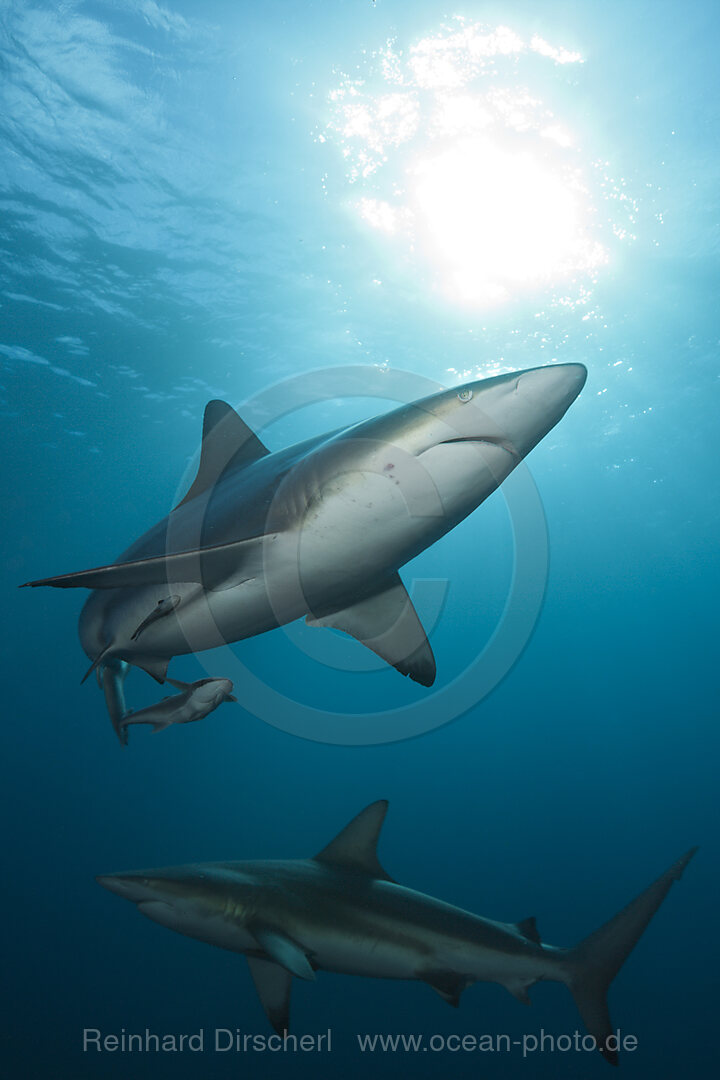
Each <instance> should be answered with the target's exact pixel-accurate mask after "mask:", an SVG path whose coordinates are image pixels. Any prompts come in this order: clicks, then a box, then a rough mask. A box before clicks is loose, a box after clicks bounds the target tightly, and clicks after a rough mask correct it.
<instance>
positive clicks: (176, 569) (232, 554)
mask: <svg viewBox="0 0 720 1080" xmlns="http://www.w3.org/2000/svg"><path fill="white" fill-rule="evenodd" d="M276 535H277V534H270V535H264V536H252V537H249V538H248V539H247V540H235V541H234V542H233V543H231V544H215V545H213V546H212V547H204V548H197V549H196V550H194V551H181V552H178V553H177V554H167V555H153V556H152V557H151V558H149V559H136V560H134V561H133V562H126V563H114V564H111V565H109V566H97V567H95V568H94V569H92V570H80V571H78V572H77V573H75V574H61V575H60V576H59V577H52V578H42V579H41V580H38V581H28V582H26V583H25V586H21V587H22V588H25V587H29V588H33V589H34V588H36V587H37V586H38V585H50V586H52V587H53V588H54V589H124V588H133V589H134V588H137V587H139V586H141V585H164V586H167V585H180V584H193V583H196V584H200V585H203V586H204V587H205V588H208V589H214V588H219V587H222V586H223V583H225V582H227V581H228V580H229V581H230V583H231V584H232V585H234V584H238V583H239V582H240V580H241V578H240V570H239V567H240V565H241V563H242V562H243V561H244V560H245V559H246V558H247V557H248V556H249V555H252V554H253V553H254V552H255V551H257V550H258V549H259V547H260V545H261V544H262V543H263V542H264V541H265V540H274V539H275V537H276ZM242 580H248V579H247V575H244V576H243V577H242Z"/></svg>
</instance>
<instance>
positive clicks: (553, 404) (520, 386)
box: [517, 364, 587, 413]
mask: <svg viewBox="0 0 720 1080" xmlns="http://www.w3.org/2000/svg"><path fill="white" fill-rule="evenodd" d="M586 379H587V368H586V367H585V365H584V364H552V365H550V366H548V367H542V368H531V370H530V371H524V372H522V374H521V375H520V376H519V378H518V382H517V390H518V392H519V393H521V394H523V395H525V394H527V395H529V396H531V397H533V398H535V399H536V400H537V401H538V402H539V403H540V402H542V404H543V405H544V406H545V407H546V408H548V409H553V408H556V409H559V410H561V411H562V413H564V412H565V410H566V409H569V408H570V406H571V405H572V403H573V401H574V400H575V398H576V397H577V396H578V394H579V393H580V391H581V390H582V388H583V386H584V385H585V381H586Z"/></svg>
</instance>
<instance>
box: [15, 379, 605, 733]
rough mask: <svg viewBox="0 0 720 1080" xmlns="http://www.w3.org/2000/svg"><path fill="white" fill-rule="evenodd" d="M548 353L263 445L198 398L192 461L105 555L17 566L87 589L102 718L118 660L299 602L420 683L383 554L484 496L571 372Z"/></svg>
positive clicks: (141, 658)
mask: <svg viewBox="0 0 720 1080" xmlns="http://www.w3.org/2000/svg"><path fill="white" fill-rule="evenodd" d="M586 375H587V372H586V369H585V368H584V367H583V365H582V364H556V365H552V366H549V367H542V368H532V369H530V370H527V371H520V372H513V373H512V374H509V375H500V376H496V377H494V378H490V379H484V380H480V381H477V382H470V383H466V384H465V385H463V386H460V387H457V388H456V389H453V390H447V391H443V392H441V393H438V394H433V395H431V396H430V397H426V398H423V399H421V400H419V401H416V402H413V403H412V404H410V405H405V406H402V407H400V408H398V409H395V410H393V411H391V412H389V413H386V414H384V415H381V416H378V417H375V418H373V419H371V420H367V421H364V422H362V423H359V424H355V425H353V426H351V427H348V428H344V429H342V430H340V431H334V432H330V433H328V434H325V435H321V436H319V437H317V438H314V439H310V440H308V441H306V442H303V443H300V444H298V445H295V446H291V447H289V448H288V449H285V450H280V451H277V452H276V453H270V451H269V450H267V448H266V447H265V446H263V444H262V443H261V442H260V440H259V439H258V438H257V436H256V435H255V434H254V433H253V432H252V431H251V430H250V429H249V428H248V427H247V425H246V424H245V423H244V422H243V421H242V420H241V419H240V417H239V416H238V415H237V413H235V412H234V410H233V409H231V407H230V406H229V405H227V404H225V403H224V402H222V401H211V402H210V403H209V404H208V405H207V407H206V409H205V417H204V423H203V443H202V452H201V457H200V464H199V468H198V473H197V476H196V477H195V480H194V482H193V484H192V486H191V487H190V490H189V491H188V493H187V495H186V496H185V497H184V498H183V499H182V501H181V502H180V503H179V504H178V506H177V507H175V509H174V510H173V511H171V513H170V514H169V515H168V516H167V517H165V518H163V520H162V521H160V522H159V523H158V524H157V525H155V526H154V527H153V528H152V529H150V530H149V532H147V533H145V535H144V536H142V537H141V538H140V539H139V540H137V541H136V542H135V543H134V544H133V545H132V546H131V547H129V548H128V549H127V550H126V551H125V552H124V553H123V554H122V555H121V556H120V559H119V560H118V561H117V562H116V563H114V564H112V565H107V566H101V567H98V568H96V569H92V570H84V571H81V572H79V573H73V574H64V575H62V576H60V577H53V578H45V579H43V580H39V581H32V582H29V583H28V584H29V585H32V586H37V585H52V586H55V587H56V588H80V587H84V588H88V589H92V590H94V591H93V592H92V594H91V595H90V597H89V599H88V601H87V603H86V604H85V606H84V608H83V610H82V613H81V616H80V627H79V629H80V639H81V642H82V645H83V648H84V649H85V651H86V653H87V655H88V656H89V657H90V659H91V660H92V667H91V669H90V670H92V669H93V668H97V671H98V679H99V682H100V683H101V685H102V686H103V687H104V689H105V696H106V701H107V705H108V709H109V711H110V715H111V718H112V719H113V723H114V725H115V727H116V730H118V725H119V721H120V719H121V718H122V709H123V708H124V701H123V689H122V683H123V680H124V678H125V675H126V673H127V670H128V667H127V665H135V666H137V667H140V668H142V669H144V670H145V671H147V672H148V673H149V674H151V675H153V676H154V677H155V678H156V679H158V680H159V681H163V680H164V678H165V676H166V672H167V667H168V663H169V661H170V659H171V658H172V657H173V656H176V655H179V654H183V653H189V652H195V651H198V650H202V649H209V648H213V647H215V646H217V645H220V644H225V643H228V642H233V641H240V640H242V639H243V638H248V637H252V636H254V635H256V634H261V633H263V632H265V631H267V630H270V629H273V628H274V627H277V626H280V625H283V624H284V623H288V622H290V621H292V620H294V619H297V618H300V617H302V616H306V618H307V621H308V623H309V624H310V625H312V626H318V627H335V628H337V629H340V630H343V631H345V632H346V633H348V634H350V635H352V636H353V637H355V638H356V639H357V640H358V641H360V642H362V643H363V644H364V645H366V646H367V647H368V648H369V649H372V650H373V651H374V652H375V653H377V654H378V655H379V656H381V657H382V658H383V659H384V660H385V661H387V663H388V664H392V665H393V666H394V667H395V668H397V670H398V671H400V672H402V674H404V675H409V676H410V678H412V679H414V680H415V681H417V682H419V683H421V684H423V685H424V686H430V685H431V684H432V683H433V681H434V679H435V659H434V657H433V653H432V650H431V648H430V645H429V643H428V640H427V637H426V635H425V631H424V629H423V627H422V625H421V623H420V620H419V618H418V616H417V614H416V612H415V609H414V607H413V605H412V602H411V600H410V597H409V596H408V594H407V592H406V590H405V587H404V586H403V584H402V581H401V580H400V577H399V574H398V571H399V569H400V568H401V567H402V566H404V565H405V563H407V562H408V561H409V560H410V559H412V558H414V557H415V556H416V555H418V554H419V553H420V552H421V551H423V550H424V549H425V548H427V547H429V546H430V545H431V544H433V543H434V542H435V541H436V540H438V539H439V538H440V537H441V536H443V535H444V534H445V533H447V532H449V530H450V529H452V528H454V526H455V525H457V524H458V522H460V521H462V520H463V519H464V518H465V517H467V516H468V514H470V513H471V512H472V511H473V510H474V509H475V508H476V507H477V506H479V505H480V503H482V502H483V500H484V499H486V498H487V497H488V495H490V494H491V493H492V492H493V491H494V490H495V489H496V488H497V487H498V486H499V485H500V484H501V483H502V481H503V480H504V479H505V478H506V477H507V476H508V474H509V473H510V472H511V471H512V470H513V469H514V468H515V466H516V465H517V464H518V463H519V462H520V461H521V460H522V459H523V458H524V457H525V456H526V454H528V453H529V452H530V451H531V450H532V448H533V447H534V446H536V445H537V443H538V442H540V440H541V439H542V438H543V437H544V436H545V435H546V434H547V433H548V432H549V431H550V430H551V429H552V428H553V427H554V426H555V424H557V422H558V421H559V420H560V419H561V417H562V416H563V415H564V414H565V412H566V410H567V409H568V408H569V407H570V405H571V404H572V402H573V401H574V400H575V398H576V397H577V395H578V394H579V392H580V390H581V389H582V387H583V385H584V383H585V379H586Z"/></svg>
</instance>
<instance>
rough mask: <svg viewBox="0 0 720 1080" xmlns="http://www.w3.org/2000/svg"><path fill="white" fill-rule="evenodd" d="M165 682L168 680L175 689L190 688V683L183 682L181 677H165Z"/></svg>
mask: <svg viewBox="0 0 720 1080" xmlns="http://www.w3.org/2000/svg"><path fill="white" fill-rule="evenodd" d="M165 682H169V683H170V685H171V686H174V687H175V689H176V690H192V685H193V684H192V683H189V682H183V681H182V679H168V678H166V679H165Z"/></svg>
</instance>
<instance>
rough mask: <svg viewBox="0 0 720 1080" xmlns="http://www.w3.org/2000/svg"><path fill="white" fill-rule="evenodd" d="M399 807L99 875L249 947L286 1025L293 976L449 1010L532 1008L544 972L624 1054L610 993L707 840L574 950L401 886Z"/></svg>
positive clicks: (150, 905) (269, 1008)
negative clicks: (489, 1005)
mask: <svg viewBox="0 0 720 1080" xmlns="http://www.w3.org/2000/svg"><path fill="white" fill-rule="evenodd" d="M387 808H388V802H387V800H379V801H377V802H374V803H372V804H371V805H370V806H367V807H366V808H365V809H364V810H362V811H361V812H360V813H359V814H358V815H357V816H356V817H354V818H353V819H352V821H350V823H349V824H348V825H346V826H345V828H344V829H342V831H341V832H340V833H338V835H337V836H336V837H335V838H334V839H333V840H331V841H330V843H329V844H327V845H326V846H325V847H323V848H322V849H321V850H320V851H319V852H318V853H317V854H316V855H315V856H313V857H312V858H310V859H298V860H287V861H280V860H273V861H248V862H217V863H201V864H193V865H187V866H177V867H170V868H163V869H158V870H140V871H133V872H130V873H113V874H105V875H102V876H99V877H98V878H97V879H96V880H97V881H98V883H99V884H100V885H102V886H103V887H104V888H105V889H108V890H109V891H110V892H112V893H115V894H117V895H118V896H121V897H123V898H125V899H126V900H130V901H131V902H133V903H134V904H136V905H137V909H138V911H140V912H141V913H142V914H143V915H145V916H147V917H148V918H149V919H151V920H152V921H153V922H156V923H159V924H160V925H162V926H165V927H168V928H170V929H172V930H175V931H177V932H178V933H180V934H184V935H186V936H188V937H191V938H195V939H197V940H199V941H203V942H206V943H208V944H211V945H215V946H219V947H220V948H223V949H228V950H230V951H231V952H235V953H240V954H244V955H245V956H246V957H247V961H248V964H249V967H250V973H251V976H252V979H253V982H254V984H255V988H256V990H257V993H258V995H259V998H260V1001H261V1003H262V1006H263V1008H264V1010H265V1013H266V1016H267V1018H268V1020H269V1021H270V1024H271V1025H272V1027H273V1028H274V1029H275V1031H276V1032H277V1033H278V1034H287V1032H288V1028H289V1016H290V993H291V985H292V980H293V978H296V979H302V980H306V981H313V980H314V979H315V978H316V972H318V971H330V972H336V973H341V974H345V975H359V976H366V977H371V978H382V979H405V980H420V981H422V982H424V983H427V984H428V985H429V986H430V987H431V988H432V989H433V990H435V991H436V992H437V993H438V994H439V995H440V997H441V998H443V999H444V1000H445V1001H447V1002H448V1003H449V1004H450V1005H453V1006H457V1005H458V1004H459V1001H460V995H461V994H462V993H463V991H464V990H466V989H467V987H468V986H470V985H471V984H473V983H476V982H495V983H499V984H500V985H502V986H504V987H505V988H506V989H507V990H509V991H510V993H511V994H513V995H514V996H515V997H516V998H518V999H519V1000H520V1001H521V1002H523V1003H526V1004H527V1003H529V1000H530V999H529V995H528V991H529V988H530V987H531V986H533V984H535V983H537V982H539V981H541V980H554V981H557V982H560V983H564V984H565V985H566V986H567V987H568V988H569V990H570V992H571V993H572V995H573V997H574V999H575V1002H576V1004H577V1008H578V1010H579V1012H580V1015H581V1018H582V1020H583V1022H584V1024H585V1026H586V1028H587V1030H588V1033H589V1034H590V1035H591V1036H593V1038H594V1039H595V1046H596V1048H597V1049H599V1050H600V1052H601V1053H602V1055H603V1057H604V1058H605V1059H606V1061H608V1062H609V1063H610V1064H611V1065H617V1063H618V1052H617V1047H616V1046H615V1045H614V1043H613V1041H612V1040H611V1038H610V1036H611V1035H612V1030H613V1029H612V1025H611V1020H610V1014H609V1011H608V1005H607V990H608V987H609V986H610V983H611V982H612V980H613V979H614V977H615V976H616V975H617V973H618V971H619V970H620V968H621V966H622V964H623V963H624V962H625V960H626V959H627V957H628V955H629V954H630V952H631V951H632V949H633V948H634V946H635V944H636V943H637V941H638V939H639V938H640V936H641V935H642V933H643V931H644V930H645V928H646V927H647V925H648V923H649V922H650V920H651V919H652V917H653V915H654V914H655V912H656V911H657V910H658V908H659V907H660V905H661V904H662V902H663V900H664V899H665V897H666V895H667V893H668V891H669V889H670V887H671V885H672V884H673V882H674V881H677V880H678V879H679V878H680V876H681V875H682V873H683V870H684V869H685V867H686V866H687V864H688V862H689V861H690V859H691V858H692V857H693V855H694V854H695V851H696V850H697V849H695V848H692V849H691V850H690V851H688V852H687V853H686V854H685V855H683V856H682V857H681V858H680V859H678V860H677V861H676V862H674V863H673V864H672V866H670V868H669V869H668V870H666V871H665V873H664V874H662V875H661V876H660V877H659V878H657V880H656V881H654V882H653V883H652V884H651V885H649V886H648V888H646V889H645V890H644V891H643V892H641V893H640V894H639V895H638V896H637V897H636V898H635V899H634V900H632V901H631V902H630V903H629V904H628V905H627V906H626V907H624V908H623V909H622V910H621V911H620V912H618V914H616V915H615V916H614V917H613V918H611V919H610V920H609V921H608V922H606V923H605V924H604V925H603V926H601V927H600V928H599V929H598V930H595V931H594V932H593V933H591V934H590V935H589V936H588V937H586V938H585V939H584V940H582V941H581V942H580V943H579V944H577V945H574V946H571V947H569V948H566V947H559V946H556V945H549V944H546V943H544V942H543V941H542V940H541V938H540V935H539V933H538V929H537V924H536V920H535V918H534V917H531V918H527V919H523V920H522V921H521V922H517V923H513V922H498V921H495V920H493V919H487V918H483V917H481V916H479V915H474V914H472V913H471V912H469V911H464V910H462V909H461V908H458V907H455V906H454V905H452V904H448V903H446V902H444V901H443V900H439V899H436V898H435V897H433V896H429V895H427V894H425V893H422V892H417V891H415V890H413V889H410V888H407V887H406V886H404V885H400V884H398V883H397V882H396V881H394V880H393V879H392V878H391V877H390V875H389V874H388V873H387V872H386V871H385V870H384V869H383V867H382V865H381V863H380V861H379V859H378V854H377V845H378V840H379V837H380V831H381V828H382V825H383V821H384V819H385V814H386V811H387Z"/></svg>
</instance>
